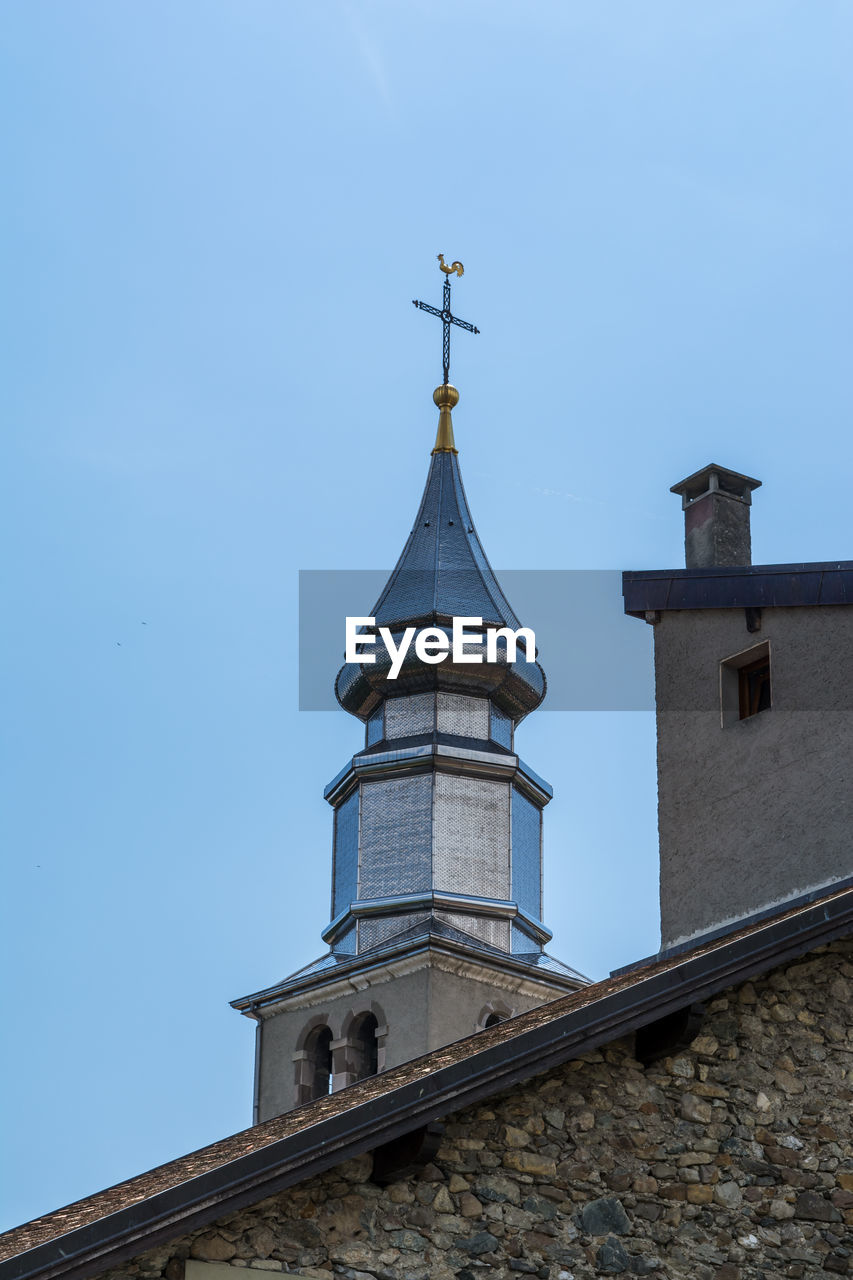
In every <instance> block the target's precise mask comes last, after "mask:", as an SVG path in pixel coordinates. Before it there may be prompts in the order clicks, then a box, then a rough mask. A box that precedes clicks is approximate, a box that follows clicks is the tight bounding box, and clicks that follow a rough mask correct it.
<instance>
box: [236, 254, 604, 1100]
mask: <svg viewBox="0 0 853 1280" xmlns="http://www.w3.org/2000/svg"><path fill="white" fill-rule="evenodd" d="M439 265H440V267H441V270H442V271H443V272H444V273H445V282H444V306H443V308H442V310H438V308H436V307H431V306H429V305H427V304H426V303H423V302H416V303H415V305H416V306H417V307H419V308H420V309H421V310H424V311H427V312H429V313H431V314H433V315H436V316H438V317H439V318H440V319H441V321H442V325H443V331H444V341H443V362H444V381H443V382H442V384H441V385H440V386H439V387H437V388H436V391H435V393H434V396H433V399H434V401H435V404H436V405H437V407H438V410H439V423H438V434H437V437H436V442H435V447H434V449H433V451H432V455H431V458H430V466H429V471H428V474H427V480H426V486H425V488H424V493H423V497H422V498H421V503H420V506H419V508H418V511H417V515H416V516H415V521H414V526H413V528H412V531H411V533H410V534H409V537H408V539H407V541H406V544H405V546H404V548H403V551H402V553H401V555H400V558H399V559H398V561H397V564H396V566H395V568H394V570H393V572H392V573H391V576H390V577H389V579H388V581H387V583H386V584H385V587H384V589H383V591H382V592H381V594H380V596H379V599H378V600H377V601H376V604H375V605H374V606H373V609H372V610H371V612H370V615H369V616H370V617H371V618H372V619H373V624H372V626H373V627H375V628H377V629H378V628H380V627H381V628H387V629H388V630H389V631H390V632H391V634H392V636H395V637H396V640H397V643H399V639H400V636H401V634H402V633H404V632H406V631H408V630H410V629H412V628H414V629H415V630H417V629H418V628H430V629H431V630H433V632H435V633H438V634H442V633H443V634H444V635H446V636H447V637H448V638H449V637H450V636H451V634H452V631H453V622H454V618H466V619H471V618H480V619H481V620H482V625H483V627H496V628H506V629H509V630H511V631H513V632H514V631H518V630H519V628H520V622H519V620H518V618H517V616H516V615H515V613H514V612H513V610H512V607H511V606H510V604H509V601H508V600H507V598H506V596H505V595H504V593H503V590H502V589H501V586H500V583H499V582H498V580H497V577H496V576H495V573H494V571H493V569H492V567H491V565H490V564H489V561H488V559H487V557H486V553H485V551H484V550H483V547H482V545H481V543H480V540H479V538H478V536H477V532H476V530H475V528H474V521H473V519H472V516H471V512H470V509H469V507H468V500H467V498H466V496H465V490H464V488H463V485H462V476H461V472H460V470H459V458H458V454H457V450H456V446H455V443H454V438H453V424H452V420H451V411H452V409H453V407H454V406H455V405H456V403H457V402H458V400H459V393H458V391H457V390H456V388H455V387H454V386H452V385H451V383H450V381H449V372H450V328H451V326H452V325H457V326H459V327H461V328H464V329H467V330H469V331H470V332H473V333H477V332H478V330H477V329H475V328H474V326H473V325H470V324H468V323H467V321H463V320H459V319H458V318H457V317H455V316H454V315H453V314H452V312H451V310H450V276H451V274H453V273H455V274H456V275H457V276H461V275H462V272H463V270H464V268H463V266H462V264H461V262H454V263H453V264H452V265H451V266H450V267H448V266H447V265H446V264H445V262H444V258H443V255H439ZM341 621H342V623H343V619H342V620H341ZM474 643H475V644H476V643H477V642H474ZM502 644H503V648H499V649H498V651H497V654H488V653H486V652H485V648H484V647H483V649H484V651H483V652H482V653H481V654H480V658H481V659H485V660H480V661H474V662H472V661H471V659H470V654H471V653H472V651H475V650H474V646H469V647H468V649H467V656H468V661H464V660H461V661H460V660H457V658H456V655H453V654H450V653H448V655H447V659H446V660H445V661H442V662H440V663H429V664H428V663H425V662H422V661H420V660H419V659H417V658H415V657H414V656H412V657H411V658H409V657H407V658H406V659H405V661H404V662H403V663H402V666H401V668H400V670H399V671H396V672H395V671H393V670H392V668H391V663H390V657H389V655H388V653H387V652H384V653H383V651H382V648H381V647H380V646H377V647H376V649H375V653H374V656H375V661H373V662H371V663H359V662H347V663H346V664H345V665H344V666H343V667H342V668H341V670H340V671H339V672H338V675H337V679H336V681H335V693H336V696H337V699H338V702H339V703H340V705H341V706H342V707H343V709H344V710H345V711H347V712H349V713H350V714H351V715H353V716H355V717H356V718H357V719H359V720H360V721H362V723H363V724H364V726H365V742H364V748H363V749H362V750H361V751H359V752H357V753H356V754H355V755H354V756H353V757H352V759H351V760H350V761H349V762H348V763H347V764H346V766H345V767H344V768H343V769H342V770H341V772H340V773H339V774H338V775H337V777H335V778H334V779H333V780H332V782H330V783H329V785H328V786H327V787H326V790H325V793H324V794H325V798H326V800H327V801H328V803H329V804H330V805H331V806H332V808H333V810H334V836H333V855H332V903H331V919H330V921H329V924H328V925H327V926H326V928H325V929H324V930H323V933H322V937H323V940H324V941H325V942H326V944H327V945H328V947H329V951H328V953H327V954H326V955H324V956H322V957H321V958H320V959H319V960H317V961H315V962H314V964H311V965H308V966H307V967H306V968H305V969H302V970H300V971H299V972H298V973H295V974H293V975H292V976H291V977H290V978H287V979H285V980H284V981H283V982H280V983H278V984H277V985H276V986H274V987H270V988H268V989H267V990H264V991H259V992H256V993H255V994H254V995H251V996H246V997H245V998H244V999H242V1000H237V1001H234V1002H233V1003H234V1006H235V1007H236V1008H238V1009H240V1011H241V1012H243V1013H246V1014H247V1015H248V1016H250V1017H253V1018H255V1019H257V1021H258V1023H259V1028H260V1030H259V1036H258V1043H259V1046H260V1048H259V1057H258V1065H257V1071H256V1076H257V1080H258V1094H257V1105H256V1114H257V1116H258V1118H259V1119H266V1118H268V1117H269V1116H271V1115H275V1114H277V1113H278V1112H280V1111H286V1110H288V1109H289V1108H290V1107H292V1106H295V1105H298V1104H299V1103H301V1102H305V1101H308V1100H309V1099H310V1098H312V1097H316V1096H318V1095H319V1094H322V1093H323V1092H326V1091H328V1090H329V1089H330V1088H332V1089H337V1088H340V1087H342V1086H344V1085H346V1084H349V1083H351V1082H352V1081H354V1080H357V1079H359V1078H361V1076H363V1075H365V1074H370V1072H371V1071H377V1070H379V1071H381V1070H382V1069H383V1068H384V1067H390V1066H394V1065H397V1064H398V1063H401V1062H406V1061H408V1060H409V1059H411V1058H414V1057H417V1056H418V1055H420V1054H422V1053H426V1052H428V1051H429V1050H431V1049H435V1048H438V1047H439V1046H441V1045H444V1044H448V1043H450V1042H451V1041H453V1040H457V1039H460V1038H461V1037H463V1036H466V1035H470V1034H471V1033H472V1032H474V1031H476V1030H478V1029H479V1028H481V1027H484V1026H486V1025H491V1023H492V1022H494V1021H499V1020H501V1019H502V1018H505V1017H510V1016H512V1015H514V1014H516V1013H521V1012H523V1011H525V1010H527V1009H530V1008H533V1007H535V1006H536V1005H539V1004H543V1003H544V1002H545V1001H547V1000H553V999H556V998H557V996H559V995H562V994H565V993H566V992H567V991H573V990H576V989H577V988H578V987H579V986H582V985H583V984H584V983H585V982H586V981H587V980H586V979H585V978H584V977H583V976H582V975H581V974H579V973H578V972H577V971H576V970H574V969H572V968H570V967H569V966H567V965H565V964H562V963H561V962H560V961H558V960H555V959H554V958H553V957H551V956H548V955H547V954H546V953H545V951H544V950H543V947H544V945H545V944H546V943H547V942H548V941H549V940H550V938H551V932H550V930H549V929H548V928H547V927H546V926H545V925H544V924H543V922H542V811H543V809H544V808H545V806H546V805H547V804H548V802H549V800H550V799H551V795H552V792H551V788H550V787H549V785H548V783H547V782H545V781H544V780H543V779H542V778H540V777H539V776H538V775H537V774H536V773H534V772H533V770H532V769H530V768H529V766H528V765H526V764H525V762H524V761H523V760H522V759H521V758H520V757H519V756H518V755H517V753H516V751H515V730H516V728H517V726H518V724H519V723H520V722H521V721H522V720H523V719H524V717H525V716H527V715H528V714H529V713H530V712H531V711H534V710H535V709H536V708H537V707H538V706H539V704H540V703H541V702H542V700H543V698H544V697H545V674H544V672H543V670H542V668H541V666H540V665H539V663H538V662H537V661H535V660H531V661H526V660H524V659H523V658H522V657H521V656H519V657H518V658H517V659H516V658H515V657H514V656H513V658H512V660H511V658H510V654H509V652H508V650H507V646H506V641H505V640H504V641H503V642H502Z"/></svg>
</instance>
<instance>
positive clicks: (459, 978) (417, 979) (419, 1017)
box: [258, 950, 562, 1120]
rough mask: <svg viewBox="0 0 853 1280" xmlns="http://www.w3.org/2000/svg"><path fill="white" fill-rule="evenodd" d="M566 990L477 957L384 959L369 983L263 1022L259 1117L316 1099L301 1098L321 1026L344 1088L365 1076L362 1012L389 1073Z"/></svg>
mask: <svg viewBox="0 0 853 1280" xmlns="http://www.w3.org/2000/svg"><path fill="white" fill-rule="evenodd" d="M561 994H562V992H561V990H560V989H559V988H556V987H549V986H548V985H547V983H545V982H543V983H534V982H533V981H531V980H530V978H529V977H526V976H524V975H521V974H512V973H509V972H507V973H501V971H500V970H499V969H498V968H497V966H495V967H494V968H487V967H486V966H482V965H478V964H477V963H476V961H474V960H472V959H471V958H470V957H467V958H466V957H460V956H453V955H449V954H445V955H442V954H441V953H440V952H437V951H435V950H424V951H421V952H420V953H419V954H416V955H413V956H407V957H404V958H402V959H400V960H398V961H397V962H396V963H395V962H389V963H387V964H385V965H384V966H382V967H381V968H380V970H379V971H378V972H375V973H373V974H372V975H371V982H370V984H369V986H368V984H366V983H365V982H364V981H363V979H362V980H360V975H359V976H357V977H356V980H355V981H354V982H349V981H347V982H340V983H330V984H328V985H327V986H325V987H321V988H315V989H313V990H311V991H310V992H308V993H302V994H299V995H295V996H293V997H291V999H290V1001H289V1002H283V1004H282V1006H281V1008H280V1009H279V1010H278V1011H276V1012H272V1013H271V1014H270V1015H268V1016H266V1017H265V1018H264V1020H263V1022H262V1024H261V1033H260V1037H261V1043H260V1046H259V1055H260V1056H259V1079H258V1089H259V1097H258V1104H259V1105H258V1119H259V1120H267V1119H269V1117H270V1116H276V1115H279V1114H280V1113H281V1112H282V1111H287V1110H288V1109H289V1108H290V1107H292V1106H294V1105H296V1104H297V1103H299V1102H300V1101H309V1100H310V1097H311V1094H310V1093H309V1092H306V1093H305V1096H302V1097H301V1096H300V1094H299V1090H300V1087H301V1086H304V1085H306V1084H308V1075H307V1072H308V1070H309V1067H308V1065H307V1064H308V1056H309V1050H308V1048H307V1043H308V1038H309V1037H310V1036H311V1034H312V1032H314V1031H315V1029H317V1028H321V1027H326V1026H328V1027H329V1028H330V1030H331V1033H332V1044H331V1048H332V1081H331V1084H332V1087H333V1089H339V1088H343V1087H345V1086H346V1085H348V1084H351V1083H353V1081H354V1080H357V1079H358V1078H359V1072H358V1070H357V1068H355V1069H354V1062H353V1046H352V1045H351V1043H350V1030H351V1028H352V1027H353V1026H355V1025H356V1024H357V1020H358V1018H359V1016H360V1015H362V1014H366V1013H372V1014H373V1015H374V1016H375V1018H376V1022H377V1028H376V1038H377V1043H378V1062H377V1068H378V1070H379V1071H385V1070H388V1069H390V1068H391V1067H396V1066H398V1065H399V1064H400V1063H402V1062H407V1061H408V1060H409V1059H411V1058H416V1057H420V1056H421V1055H422V1054H425V1053H427V1052H428V1051H429V1050H430V1049H434V1048H438V1047H440V1046H442V1045H446V1044H451V1043H452V1042H453V1041H455V1040H461V1039H463V1038H464V1037H465V1036H470V1035H472V1034H473V1033H474V1032H475V1031H479V1030H481V1029H482V1028H483V1027H485V1026H486V1025H489V1023H490V1020H491V1021H503V1020H504V1019H505V1018H509V1017H513V1016H514V1015H515V1014H518V1013H523V1012H525V1011H526V1010H527V1009H533V1008H536V1007H537V1006H538V1005H540V1004H543V1003H545V1002H547V1001H548V1000H552V999H556V998H557V996H559V995H561Z"/></svg>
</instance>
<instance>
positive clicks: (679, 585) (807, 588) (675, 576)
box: [622, 560, 853, 618]
mask: <svg viewBox="0 0 853 1280" xmlns="http://www.w3.org/2000/svg"><path fill="white" fill-rule="evenodd" d="M622 595H623V596H624V599H625V612H626V613H628V614H632V615H633V616H634V617H637V618H642V617H643V616H644V615H645V614H646V613H652V612H658V613H660V612H664V611H666V610H671V609H743V608H751V609H762V608H784V607H794V606H804V605H833V604H834V605H838V604H853V560H832V561H821V562H818V563H814V564H805V563H804V564H751V565H737V566H732V567H728V566H713V567H712V568H709V569H643V570H634V569H629V570H626V571H625V572H624V573H623V574H622Z"/></svg>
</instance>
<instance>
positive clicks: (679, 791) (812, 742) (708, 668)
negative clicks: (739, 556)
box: [654, 606, 853, 947]
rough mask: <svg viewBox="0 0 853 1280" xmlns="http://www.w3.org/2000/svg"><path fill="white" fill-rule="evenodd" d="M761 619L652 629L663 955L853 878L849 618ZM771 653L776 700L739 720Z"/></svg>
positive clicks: (696, 611)
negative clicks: (746, 691)
mask: <svg viewBox="0 0 853 1280" xmlns="http://www.w3.org/2000/svg"><path fill="white" fill-rule="evenodd" d="M755 612H756V611H753V616H752V618H751V619H749V620H750V621H751V623H752V626H753V627H755V625H756V621H757V622H758V624H759V629H757V630H752V631H750V630H749V629H748V626H747V621H748V617H747V611H746V610H745V609H744V608H737V607H732V608H713V609H710V608H709V609H701V608H692V609H682V610H677V609H676V610H671V611H665V612H662V613H661V614H660V616H659V618H658V619H657V620H656V621H655V626H654V634H655V682H656V702H657V751H658V806H659V807H658V813H659V826H660V900H661V934H662V945H663V946H664V947H667V946H671V945H673V944H676V943H679V942H681V941H683V940H685V939H687V938H691V937H695V936H696V935H698V934H701V933H703V932H705V931H706V930H710V929H714V928H717V927H720V926H723V925H725V924H726V923H728V922H731V921H733V920H737V919H741V918H743V917H745V916H747V915H749V914H750V913H753V912H757V911H760V910H763V909H765V908H768V907H770V906H772V905H774V904H777V903H779V902H782V901H785V900H788V899H790V898H792V897H794V896H795V895H796V894H798V893H804V892H807V891H810V890H813V889H815V888H817V887H819V886H823V885H827V884H831V883H833V882H835V881H837V880H840V879H842V878H844V877H846V876H849V875H850V874H851V873H853V837H851V832H853V777H851V773H853V768H851V761H853V680H851V676H852V675H853V610H851V609H850V608H849V607H847V606H821V607H808V606H806V607H789V608H765V609H763V610H761V611H759V612H760V617H759V618H756V617H755ZM765 653H766V654H769V658H770V673H771V698H772V702H771V706H770V708H769V709H768V710H762V711H760V712H758V713H757V714H755V715H750V716H748V717H746V718H744V719H741V718H739V715H738V710H737V669H738V665H739V664H740V663H743V662H746V661H747V660H748V659H749V658H751V657H758V656H762V655H764V654H765Z"/></svg>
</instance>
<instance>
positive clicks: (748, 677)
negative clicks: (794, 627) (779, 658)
mask: <svg viewBox="0 0 853 1280" xmlns="http://www.w3.org/2000/svg"><path fill="white" fill-rule="evenodd" d="M770 707H771V693H770V645H769V642H768V641H766V640H765V641H763V642H762V643H761V644H757V645H752V646H751V647H750V648H749V649H745V650H744V651H743V653H735V654H733V655H732V657H730V658H726V659H724V661H723V662H721V663H720V723H721V724H722V726H723V728H724V729H725V728H728V726H729V725H732V724H737V723H738V722H739V721H740V720H750V719H752V717H753V716H756V715H758V714H759V712H761V711H769V710H770Z"/></svg>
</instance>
